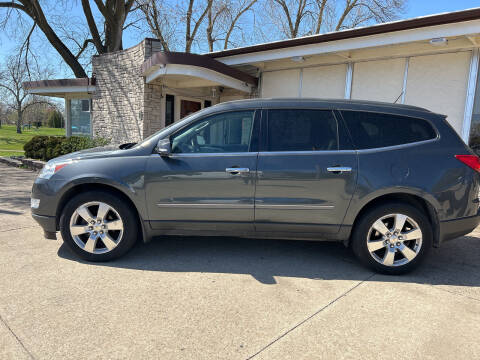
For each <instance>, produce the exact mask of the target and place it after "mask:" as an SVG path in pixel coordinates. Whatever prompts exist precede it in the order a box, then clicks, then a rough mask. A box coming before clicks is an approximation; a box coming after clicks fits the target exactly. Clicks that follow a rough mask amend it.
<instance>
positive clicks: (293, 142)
mask: <svg viewBox="0 0 480 360" xmlns="http://www.w3.org/2000/svg"><path fill="white" fill-rule="evenodd" d="M264 113H265V114H266V116H264V120H263V123H262V148H261V151H260V153H259V157H258V167H257V171H258V180H257V187H256V196H255V229H256V231H257V232H259V233H261V232H281V233H289V232H291V233H292V232H293V233H296V234H298V235H300V234H301V233H316V234H320V233H326V234H328V233H330V234H331V233H336V232H338V231H339V229H340V225H341V224H342V221H343V218H344V216H345V214H346V211H347V209H348V206H349V203H350V200H351V198H352V195H353V193H354V191H355V184H356V176H357V156H356V152H355V151H354V150H343V151H342V150H339V143H340V138H341V139H342V141H344V139H347V137H346V132H345V129H344V127H343V123H340V122H338V121H337V118H336V117H335V114H334V112H332V111H330V110H317V109H269V110H264ZM339 130H340V131H339Z"/></svg>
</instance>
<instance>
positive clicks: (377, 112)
mask: <svg viewBox="0 0 480 360" xmlns="http://www.w3.org/2000/svg"><path fill="white" fill-rule="evenodd" d="M337 112H338V115H339V117H340V118H341V119H342V121H343V124H344V127H345V129H346V130H347V132H348V134H349V135H350V141H351V142H352V145H353V148H354V150H355V151H357V152H359V153H360V152H373V151H378V150H394V149H402V148H405V147H410V146H417V145H422V144H428V143H431V142H435V141H439V140H440V137H441V136H440V133H439V132H438V129H437V127H436V126H435V124H434V123H433V122H432V121H431V120H429V119H427V118H425V117H420V116H412V115H405V114H398V113H395V112H389V111H372V110H355V109H341V108H339V109H337ZM343 112H360V113H369V114H378V115H391V116H398V117H404V118H410V119H414V120H421V121H426V122H427V123H428V124H429V125H430V126H431V128H432V129H433V132H434V133H435V135H436V136H435V137H434V138H431V139H427V140H421V141H413V142H409V143H403V144H398V145H389V146H381V147H373V148H368V149H359V148H358V147H357V144H356V143H355V137H354V136H353V135H352V134H351V131H350V128H349V127H348V124H347V121H346V120H345V118H344V117H343Z"/></svg>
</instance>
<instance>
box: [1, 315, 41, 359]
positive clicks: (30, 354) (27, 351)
mask: <svg viewBox="0 0 480 360" xmlns="http://www.w3.org/2000/svg"><path fill="white" fill-rule="evenodd" d="M0 321H1V322H2V323H3V324H4V325H5V327H6V328H7V329H8V331H10V333H11V334H12V335H13V337H14V338H15V339H16V340H17V342H18V343H19V344H20V346H21V347H22V349H23V350H25V352H26V353H27V354H28V356H29V357H30V359H33V360H35V356H33V354H32V353H31V352H30V351H29V350H28V349H27V347H26V346H25V344H24V343H23V342H22V340H20V338H19V337H18V336H17V334H15V333H14V332H13V330H12V328H11V327H10V326H9V325H8V323H7V322H6V321H5V319H4V318H3V317H2V315H0Z"/></svg>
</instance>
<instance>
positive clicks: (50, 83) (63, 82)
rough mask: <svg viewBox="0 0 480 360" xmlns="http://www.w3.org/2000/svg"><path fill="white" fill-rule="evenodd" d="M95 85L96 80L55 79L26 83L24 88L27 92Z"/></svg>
mask: <svg viewBox="0 0 480 360" xmlns="http://www.w3.org/2000/svg"><path fill="white" fill-rule="evenodd" d="M90 85H95V79H94V78H78V79H54V80H39V81H26V82H24V83H23V87H24V88H25V89H26V90H29V89H34V88H43V87H60V86H90Z"/></svg>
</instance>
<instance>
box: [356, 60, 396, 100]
mask: <svg viewBox="0 0 480 360" xmlns="http://www.w3.org/2000/svg"><path fill="white" fill-rule="evenodd" d="M404 74H405V59H391V60H379V61H367V62H359V63H356V64H355V65H354V69H353V84H352V99H359V100H374V101H385V102H389V103H393V102H394V101H395V100H396V99H397V98H398V97H399V96H400V95H401V93H402V89H403V78H404ZM399 101H400V100H399Z"/></svg>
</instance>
